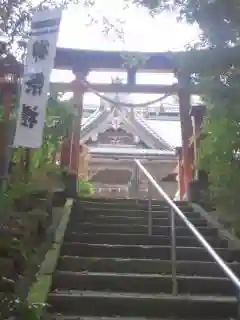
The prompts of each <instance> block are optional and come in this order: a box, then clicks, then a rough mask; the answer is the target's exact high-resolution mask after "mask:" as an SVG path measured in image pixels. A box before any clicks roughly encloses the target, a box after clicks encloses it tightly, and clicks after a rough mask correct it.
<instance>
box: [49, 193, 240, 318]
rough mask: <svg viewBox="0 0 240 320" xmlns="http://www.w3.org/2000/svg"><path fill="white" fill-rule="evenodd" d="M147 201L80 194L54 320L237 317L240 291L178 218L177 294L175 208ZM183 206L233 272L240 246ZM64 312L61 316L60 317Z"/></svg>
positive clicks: (52, 304) (52, 302)
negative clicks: (149, 217)
mask: <svg viewBox="0 0 240 320" xmlns="http://www.w3.org/2000/svg"><path fill="white" fill-rule="evenodd" d="M152 204H153V235H152V236H148V235H147V215H148V211H147V208H148V203H147V201H144V200H141V201H138V203H136V200H126V199H124V200H104V199H86V200H84V199H82V200H79V201H78V202H77V203H76V204H75V208H74V210H73V212H72V215H71V218H70V221H69V224H68V227H67V231H66V234H65V239H64V243H63V245H62V248H61V254H60V257H59V261H58V264H57V268H56V271H55V274H54V275H53V281H52V289H51V292H50V293H49V296H48V303H49V307H48V313H49V315H48V316H49V318H48V319H65V320H77V319H85V320H95V319H100V318H101V319H107V320H111V319H116V318H121V319H122V320H126V319H146V318H154V319H166V320H167V319H191V320H196V319H199V320H200V319H218V320H219V319H229V320H230V319H235V318H236V316H237V303H236V301H237V299H236V289H235V288H234V286H233V284H232V283H231V282H230V281H229V280H228V279H227V278H226V277H225V276H224V275H223V273H222V271H221V270H220V269H219V267H218V266H217V265H216V263H214V262H212V259H211V257H210V256H209V255H208V253H207V252H206V251H205V250H204V249H203V248H202V247H201V245H200V244H199V243H198V241H197V240H196V239H195V238H194V236H193V235H192V234H191V231H190V230H188V229H187V228H186V227H185V226H184V224H183V222H181V221H180V218H176V226H177V229H176V234H177V266H176V268H177V275H178V276H177V282H178V295H177V296H173V295H172V276H171V234H170V232H171V229H170V214H169V208H168V207H167V205H166V204H164V203H163V202H153V203H152ZM177 205H178V206H179V208H180V209H181V210H182V211H183V212H184V213H185V214H186V216H187V217H188V218H189V220H190V221H191V222H192V223H193V224H194V225H195V226H196V227H197V229H198V230H199V231H200V232H201V233H202V235H203V236H204V237H205V238H206V240H208V241H209V243H210V244H211V245H212V246H213V247H214V248H216V251H217V252H218V253H219V254H220V256H221V257H222V258H223V259H224V260H225V261H226V262H228V264H229V266H230V267H231V268H232V270H233V271H234V272H235V273H236V274H237V275H240V263H239V262H240V251H237V250H233V249H229V248H228V242H227V240H224V239H220V237H219V235H218V230H216V229H214V228H212V227H211V226H208V225H207V222H206V220H204V218H202V217H201V216H200V214H199V213H197V212H194V211H193V209H192V208H191V207H190V206H189V205H188V204H187V203H185V202H182V203H181V202H178V203H177ZM61 315H62V316H61Z"/></svg>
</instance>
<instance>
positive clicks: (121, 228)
mask: <svg viewBox="0 0 240 320" xmlns="http://www.w3.org/2000/svg"><path fill="white" fill-rule="evenodd" d="M67 229H68V230H67V232H79V233H81V232H82V233H86V232H93V233H116V234H119V233H121V234H124V233H125V234H127V233H134V234H144V233H145V234H147V233H148V226H147V225H129V224H103V223H101V224H100V223H98V224H94V223H89V222H82V223H80V222H79V223H77V222H75V223H71V222H70V223H69V225H68V228H67ZM197 229H198V231H199V232H200V233H201V234H202V235H203V236H217V235H218V230H217V229H216V228H211V227H198V228H197ZM152 232H153V235H159V236H169V235H170V233H171V227H170V226H153V228H152ZM176 235H177V236H191V235H192V232H191V231H190V230H189V229H188V228H187V227H184V226H182V227H176Z"/></svg>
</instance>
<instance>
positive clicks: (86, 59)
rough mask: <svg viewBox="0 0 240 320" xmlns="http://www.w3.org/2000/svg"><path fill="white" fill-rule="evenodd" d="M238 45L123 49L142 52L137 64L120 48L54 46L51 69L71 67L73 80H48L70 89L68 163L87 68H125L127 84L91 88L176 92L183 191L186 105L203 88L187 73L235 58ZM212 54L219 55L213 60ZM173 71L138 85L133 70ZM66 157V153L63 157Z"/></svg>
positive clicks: (75, 154) (75, 162) (188, 175)
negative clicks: (165, 80) (72, 112)
mask: <svg viewBox="0 0 240 320" xmlns="http://www.w3.org/2000/svg"><path fill="white" fill-rule="evenodd" d="M239 51H240V50H239V49H234V48H233V49H224V50H223V51H222V52H221V53H220V54H219V51H218V52H217V51H216V50H200V51H194V52H177V53H173V52H168V53H144V54H142V53H133V52H131V53H124V55H129V56H135V57H137V56H138V55H140V56H142V55H144V56H145V57H146V59H145V63H144V64H143V65H141V66H140V67H139V66H138V67H134V66H133V67H131V66H127V65H126V64H125V61H124V56H123V54H122V52H105V51H89V50H73V49H66V48H58V49H57V54H56V58H55V69H61V70H71V71H72V72H73V73H74V74H75V80H74V81H73V82H71V83H52V84H51V91H54V92H64V91H65V92H73V93H74V96H73V101H74V104H75V106H76V110H77V117H76V120H75V125H74V129H73V139H72V141H73V143H72V142H70V141H66V142H65V144H64V148H65V156H66V153H67V159H71V160H70V162H69V163H68V164H69V165H70V167H71V168H72V169H73V170H74V171H75V172H78V166H79V140H80V123H81V118H82V109H83V96H84V93H85V92H88V91H89V87H88V86H87V85H86V83H84V81H85V79H86V76H87V75H88V73H89V72H90V71H106V70H107V71H116V70H125V71H126V72H127V84H120V83H112V84H99V83H98V84H91V88H92V89H94V90H96V91H98V92H104V93H107V92H119V93H123V92H127V93H155V94H156V93H157V94H177V95H178V98H179V109H180V121H181V131H182V148H181V152H179V150H178V155H179V156H180V158H179V186H180V193H181V197H182V196H183V194H184V193H185V192H186V190H187V187H188V184H189V182H190V181H191V180H192V164H193V154H192V148H191V147H189V138H190V137H191V136H192V134H193V129H192V123H191V117H190V109H191V102H190V99H191V94H201V93H203V92H204V88H200V87H199V86H197V85H193V83H192V82H191V75H192V74H193V73H198V72H202V71H204V70H208V69H209V68H211V70H213V69H214V68H219V66H221V67H223V66H226V65H228V64H229V61H231V63H234V62H236V61H239ZM216 54H217V55H218V56H220V59H218V60H216ZM138 71H141V72H155V73H174V74H175V76H176V78H177V80H178V83H177V84H176V85H174V86H172V85H152V84H151V85H138V84H136V73H137V72H138ZM65 158H66V157H65Z"/></svg>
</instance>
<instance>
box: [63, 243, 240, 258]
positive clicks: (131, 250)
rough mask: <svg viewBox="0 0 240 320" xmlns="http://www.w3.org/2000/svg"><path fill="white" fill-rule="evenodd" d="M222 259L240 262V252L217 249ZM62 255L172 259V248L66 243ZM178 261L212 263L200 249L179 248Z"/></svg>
mask: <svg viewBox="0 0 240 320" xmlns="http://www.w3.org/2000/svg"><path fill="white" fill-rule="evenodd" d="M216 251H217V252H218V253H219V254H220V255H221V257H222V258H223V259H224V260H226V261H228V262H234V261H240V252H239V251H236V250H229V249H225V248H219V249H216ZM61 255H72V256H81V257H102V258H103V257H105V258H110V257H115V258H117V257H119V258H145V259H146V258H148V259H162V260H170V259H171V247H170V246H156V245H155V246H139V245H128V246H127V245H109V244H88V243H80V242H64V243H63V245H62V248H61ZM177 260H186V261H211V257H210V256H209V254H208V253H207V252H206V251H205V249H203V248H200V247H177Z"/></svg>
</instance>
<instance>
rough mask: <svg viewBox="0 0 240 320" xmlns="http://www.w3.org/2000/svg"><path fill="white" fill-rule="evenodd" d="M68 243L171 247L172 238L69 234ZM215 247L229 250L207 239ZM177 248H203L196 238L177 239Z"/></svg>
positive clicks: (220, 242)
mask: <svg viewBox="0 0 240 320" xmlns="http://www.w3.org/2000/svg"><path fill="white" fill-rule="evenodd" d="M64 239H65V241H66V242H82V243H99V244H105V243H108V244H122V245H170V244H171V237H166V236H157V235H155V236H148V235H146V234H115V233H105V234H104V233H78V232H67V233H66V235H65V238H64ZM205 239H206V240H207V241H208V242H209V243H210V244H211V245H212V246H213V247H217V248H222V247H223V248H227V247H228V241H227V240H221V239H219V238H217V237H215V238H214V237H206V238H205ZM176 242H177V246H179V247H183V246H189V247H202V245H201V244H200V243H199V241H198V240H197V239H196V238H195V237H194V236H189V237H184V236H178V237H177V238H176Z"/></svg>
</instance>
